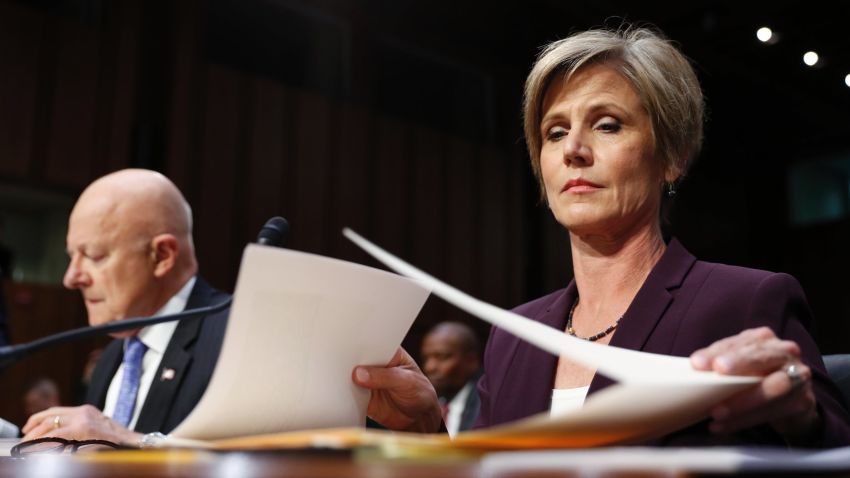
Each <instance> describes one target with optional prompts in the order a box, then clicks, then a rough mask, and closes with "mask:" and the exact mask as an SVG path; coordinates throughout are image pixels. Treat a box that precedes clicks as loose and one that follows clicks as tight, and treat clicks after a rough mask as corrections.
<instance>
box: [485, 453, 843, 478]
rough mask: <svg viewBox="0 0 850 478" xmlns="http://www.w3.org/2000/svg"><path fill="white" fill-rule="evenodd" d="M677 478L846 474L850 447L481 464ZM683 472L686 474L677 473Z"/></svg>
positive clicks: (500, 457)
mask: <svg viewBox="0 0 850 478" xmlns="http://www.w3.org/2000/svg"><path fill="white" fill-rule="evenodd" d="M569 471H580V472H581V473H580V474H582V475H587V476H605V475H607V474H611V475H617V474H622V473H627V474H633V475H641V474H650V475H661V476H677V475H683V474H684V475H687V474H694V473H735V472H741V471H747V472H760V473H762V474H766V473H774V474H781V473H795V474H799V473H811V474H815V473H827V472H838V471H845V472H846V471H850V446H848V447H844V448H835V449H832V450H826V451H820V450H815V451H812V450H789V449H787V448H766V447H762V448H720V447H718V448H645V447H628V448H603V449H594V450H569V451H567V450H565V451H524V452H505V453H491V454H489V455H487V456H485V457H484V458H483V459H482V460H481V474H482V475H483V476H488V477H493V478H495V477H499V476H517V473H519V474H524V475H528V476H531V475H535V474H537V475H548V474H552V473H555V474H564V473H567V472H569ZM683 472H686V473H683Z"/></svg>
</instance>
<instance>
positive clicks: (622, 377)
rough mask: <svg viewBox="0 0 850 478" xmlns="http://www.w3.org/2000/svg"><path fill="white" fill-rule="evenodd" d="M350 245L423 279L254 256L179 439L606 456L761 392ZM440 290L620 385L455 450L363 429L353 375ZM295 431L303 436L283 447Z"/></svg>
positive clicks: (282, 254)
mask: <svg viewBox="0 0 850 478" xmlns="http://www.w3.org/2000/svg"><path fill="white" fill-rule="evenodd" d="M344 235H345V236H346V237H348V238H349V239H351V240H352V241H353V242H355V243H356V244H357V245H358V246H360V247H361V248H363V249H364V250H366V252H368V253H369V254H371V255H372V256H373V257H375V258H376V259H378V260H379V261H381V262H382V263H384V264H385V265H386V266H388V267H389V268H390V269H393V270H395V271H396V272H398V273H399V274H402V275H404V276H407V277H409V278H410V279H412V280H410V279H406V278H403V277H401V276H397V275H394V274H390V273H387V272H384V271H380V270H376V269H372V268H368V267H365V266H360V265H356V264H351V263H346V262H343V261H338V260H334V259H329V258H325V257H320V256H315V255H310V254H303V253H298V252H293V251H289V250H283V249H275V248H268V247H263V246H256V245H250V246H248V247H247V248H246V251H245V255H244V257H243V261H242V267H241V269H240V273H239V280H238V282H237V288H236V292H235V294H234V301H233V308H232V311H231V317H230V323H229V326H228V331H227V335H226V337H225V340H224V345H223V348H222V353H221V357H220V358H219V364H218V366H217V368H216V371H215V374H214V375H213V378H212V381H211V382H210V386H209V388H208V389H207V392H206V394H205V396H204V397H203V399H202V400H201V402H200V403H199V404H198V406H197V407H196V409H195V410H194V411H193V413H192V414H191V415H190V416H189V417H188V418H187V419H186V421H184V423H182V424H181V425H180V426H179V427H178V428H177V430H175V431H174V433H173V436H174V437H178V438H185V439H198V440H217V439H219V440H218V441H217V442H213V443H209V442H208V443H207V444H206V445H207V446H212V447H216V446H218V447H223V448H240V447H248V448H280V447H304V446H323V447H327V446H340V447H350V446H357V445H370V446H384V447H389V448H393V447H409V448H417V447H418V448H421V449H429V448H446V447H451V448H455V449H478V450H481V449H510V448H547V447H548V448H555V447H557V448H564V447H587V446H598V445H606V444H613V443H624V442H628V441H633V440H638V439H645V438H650V437H654V436H659V435H663V434H666V433H670V432H672V431H674V430H676V429H679V428H683V427H685V426H688V425H690V424H692V423H695V422H697V421H699V420H702V419H704V418H705V417H707V414H708V411H709V409H710V408H711V407H712V406H714V405H716V404H717V403H719V402H720V401H722V400H723V399H725V398H727V397H729V396H731V395H732V394H734V393H736V392H738V391H741V390H743V389H745V388H747V387H752V386H753V385H755V384H756V383H758V382H759V380H760V379H759V378H756V377H737V376H724V375H719V374H716V373H713V372H700V371H695V370H693V369H692V368H691V366H690V363H689V361H688V359H687V358H682V357H670V356H664V355H657V354H650V353H645V352H639V351H633V350H625V349H620V348H617V347H611V346H605V345H600V344H596V343H592V342H587V341H584V340H581V339H577V338H574V337H571V336H569V335H567V334H565V333H563V331H561V330H555V329H552V328H550V327H548V326H545V325H543V324H540V323H538V322H535V321H532V320H529V319H527V318H524V317H521V316H519V315H516V314H514V313H512V312H509V311H506V310H503V309H500V308H498V307H495V306H493V305H490V304H487V303H484V302H482V301H480V300H478V299H475V298H473V297H470V296H469V295H467V294H465V293H463V292H461V291H459V290H457V289H455V288H453V287H451V286H449V285H448V284H445V283H443V282H441V281H439V280H437V279H435V278H433V277H431V276H429V275H428V274H426V273H424V272H422V271H420V270H418V269H416V268H415V267H413V266H411V265H410V264H407V263H406V262H404V261H402V260H401V259H399V258H397V257H395V256H393V255H391V254H389V253H388V252H386V251H384V250H382V249H380V248H379V247H377V246H376V245H374V244H372V243H370V242H369V241H367V240H366V239H364V238H362V237H361V236H359V235H357V234H356V233H355V232H353V231H351V230H348V229H346V230H345V231H344ZM428 290H431V291H433V293H434V294H435V295H437V296H439V297H441V298H443V299H445V300H446V301H448V302H450V303H452V304H454V305H455V306H457V307H459V308H461V309H463V310H465V311H467V312H469V313H470V314H473V315H475V316H478V317H480V318H481V319H483V320H485V321H487V322H489V323H491V324H493V325H494V326H497V327H500V328H502V329H505V330H507V331H509V332H511V333H513V334H515V335H517V336H518V337H520V338H522V339H524V340H527V341H529V342H531V343H533V344H535V345H537V346H538V347H540V348H542V349H544V350H547V351H549V352H551V353H553V354H556V355H564V356H567V357H570V358H571V359H573V360H575V361H578V362H581V363H584V364H586V365H587V366H589V367H593V368H596V369H597V370H598V371H599V373H602V374H604V375H607V376H608V377H611V378H613V379H615V380H617V381H618V382H619V383H618V384H617V385H614V386H611V387H608V388H607V389H605V390H602V391H600V392H599V393H596V394H594V395H592V396H590V397H588V399H587V401H586V402H585V404H584V407H583V408H581V409H580V410H577V411H575V412H571V413H568V414H566V415H562V416H559V417H556V418H550V417H549V416H548V414H541V415H539V416H535V417H530V418H528V419H525V420H521V421H518V422H515V423H511V424H507V425H503V426H499V427H493V428H491V429H489V430H484V431H475V432H465V433H460V434H458V435H457V437H456V438H455V439H454V440H450V439H449V438H448V437H447V436H434V435H416V434H405V433H390V432H383V433H382V432H375V431H369V430H363V429H362V424H363V423H364V420H365V411H366V406H367V403H368V399H369V393H368V392H367V391H366V390H362V389H359V388H358V387H356V386H355V385H354V384H353V383H352V382H351V371H352V369H353V367H354V366H355V365H358V364H383V363H386V362H387V361H388V360H389V359H390V357H391V356H392V354H393V352H394V351H395V349H396V347H397V346H398V344H399V343H400V342H401V340H402V338H403V337H404V334H405V333H406V331H407V330H408V328H409V327H410V325H411V323H412V322H413V320H414V318H415V316H416V314H417V313H418V312H419V310H420V309H421V307H422V305H423V303H424V302H425V300H426V298H427V295H428V292H427V291H428ZM311 429H324V430H316V431H312V430H311ZM288 430H293V431H294V432H292V433H283V434H281V432H285V431H288ZM240 437H244V438H240ZM172 444H174V441H172Z"/></svg>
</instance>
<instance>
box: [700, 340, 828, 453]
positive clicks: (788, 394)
mask: <svg viewBox="0 0 850 478" xmlns="http://www.w3.org/2000/svg"><path fill="white" fill-rule="evenodd" d="M691 364H692V365H693V367H694V368H695V369H697V370H714V371H715V372H718V373H721V374H724V375H757V376H763V377H764V380H762V381H761V383H760V384H759V385H758V386H757V387H753V388H751V389H748V390H746V391H744V392H742V393H740V394H737V395H735V396H733V397H732V398H729V399H727V400H726V401H724V402H723V403H721V404H719V405H717V406H716V407H714V408H713V409H712V410H711V417H712V418H713V422H712V423H711V425H710V429H711V431H712V432H715V433H733V432H736V431H738V430H742V429H745V428H750V427H753V426H756V425H761V424H765V423H767V424H769V425H771V426H772V427H773V428H774V429H775V430H776V431H777V432H779V433H780V434H781V435H782V436H783V437H784V438H785V439H786V441H788V443H789V444H794V443H798V442H799V443H805V442H806V441H807V438H809V437H810V436H812V435H813V434H814V433H815V432H816V430H817V428H818V426H819V425H820V417H819V415H818V411H817V402H816V399H815V393H814V390H813V388H812V371H811V370H810V369H809V367H807V366H806V365H805V364H803V363H802V362H801V361H800V347H799V346H798V345H797V344H796V343H795V342H791V341H788V340H780V339H779V338H777V337H776V335H774V333H773V331H772V330H770V329H769V328H768V327H760V328H757V329H749V330H745V331H743V332H741V333H739V334H738V335H734V336H732V337H728V338H725V339H722V340H718V341H717V342H715V343H713V344H711V345H710V346H708V347H706V348H704V349H700V350H697V351H696V352H694V353H693V354H691Z"/></svg>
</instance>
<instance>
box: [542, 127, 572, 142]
mask: <svg viewBox="0 0 850 478" xmlns="http://www.w3.org/2000/svg"><path fill="white" fill-rule="evenodd" d="M567 133H568V131H567V130H565V129H564V128H552V129H550V130H549V132H548V133H546V139H547V140H549V141H558V140H559V139H561V138H563V137H565V136H566V135H567Z"/></svg>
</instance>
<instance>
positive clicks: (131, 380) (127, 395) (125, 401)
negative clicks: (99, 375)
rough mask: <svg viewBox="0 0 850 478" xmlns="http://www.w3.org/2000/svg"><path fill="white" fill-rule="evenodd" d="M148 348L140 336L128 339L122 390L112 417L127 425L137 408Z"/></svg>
mask: <svg viewBox="0 0 850 478" xmlns="http://www.w3.org/2000/svg"><path fill="white" fill-rule="evenodd" d="M147 349H148V348H147V347H146V346H145V344H143V343H142V341H141V340H139V339H138V337H130V338H129V339H127V348H126V350H125V351H124V374H123V375H122V377H121V390H120V391H119V392H118V403H117V404H116V405H115V413H113V414H112V419H113V420H115V421H116V422H118V423H120V424H121V425H123V426H125V427H126V426H128V425H129V424H130V419H131V418H133V411H134V410H135V409H136V395H137V394H138V393H139V379H140V378H141V377H142V358H143V357H144V356H145V352H146V351H147Z"/></svg>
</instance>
